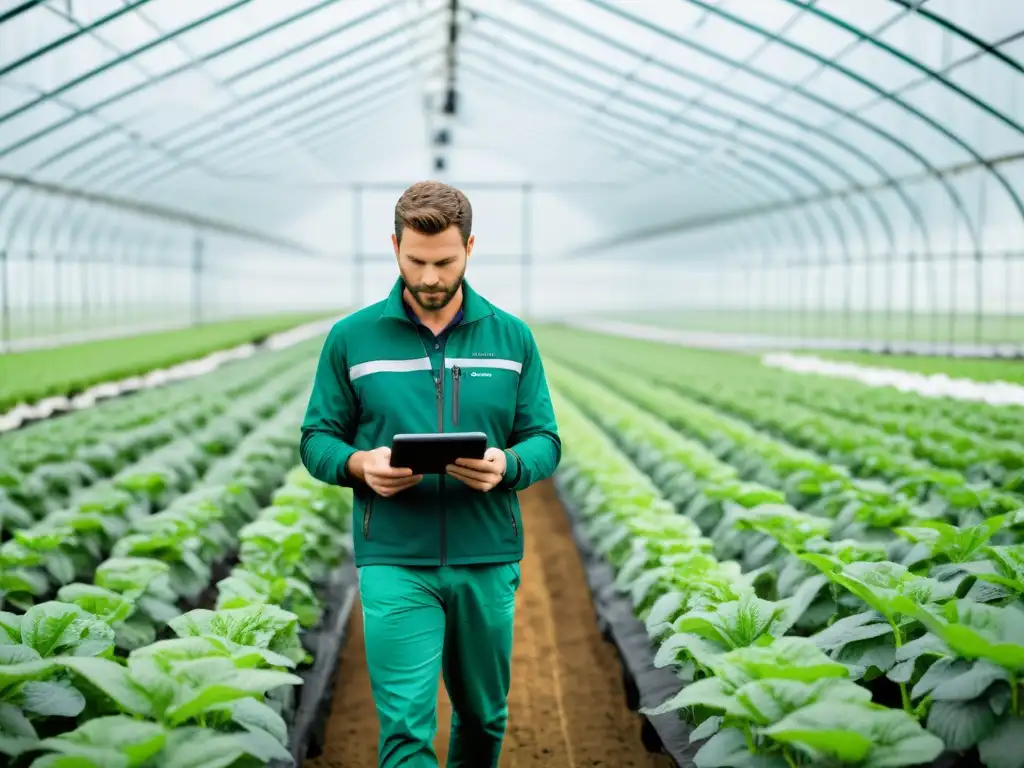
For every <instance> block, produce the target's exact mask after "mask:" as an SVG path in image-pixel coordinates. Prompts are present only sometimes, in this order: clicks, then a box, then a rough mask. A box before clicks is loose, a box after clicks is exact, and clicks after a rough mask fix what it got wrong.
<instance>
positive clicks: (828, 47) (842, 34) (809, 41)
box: [771, 0, 859, 59]
mask: <svg viewBox="0 0 1024 768" xmlns="http://www.w3.org/2000/svg"><path fill="white" fill-rule="evenodd" d="M779 1H781V0H771V2H779ZM785 39H786V40H788V41H789V42H791V43H793V44H794V45H796V46H798V47H799V48H801V49H805V50H806V51H808V52H809V53H812V54H816V55H818V56H822V57H824V58H826V59H833V58H835V56H836V55H837V54H838V53H839V52H840V51H843V50H845V49H847V48H849V47H850V46H851V45H853V44H854V43H856V42H857V41H858V40H859V37H858V36H857V35H856V34H854V33H853V32H850V31H849V30H846V29H843V28H842V27H839V26H837V25H836V24H832V23H830V22H828V21H825V20H824V19H822V18H820V17H818V16H815V15H814V14H812V13H802V14H801V15H800V17H799V18H798V19H797V20H796V21H795V22H794V23H793V24H792V25H790V26H789V27H788V28H787V29H786V33H785Z"/></svg>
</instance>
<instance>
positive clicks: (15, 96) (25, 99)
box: [0, 77, 39, 110]
mask: <svg viewBox="0 0 1024 768" xmlns="http://www.w3.org/2000/svg"><path fill="white" fill-rule="evenodd" d="M38 95H39V94H38V90H37V89H36V88H34V87H33V86H32V84H31V83H22V82H21V81H17V80H15V79H14V78H13V77H10V78H6V79H4V80H0V105H2V106H3V108H4V109H5V110H15V109H18V108H19V107H21V106H22V105H23V104H27V103H29V102H30V101H34V100H35V98H36V96H38Z"/></svg>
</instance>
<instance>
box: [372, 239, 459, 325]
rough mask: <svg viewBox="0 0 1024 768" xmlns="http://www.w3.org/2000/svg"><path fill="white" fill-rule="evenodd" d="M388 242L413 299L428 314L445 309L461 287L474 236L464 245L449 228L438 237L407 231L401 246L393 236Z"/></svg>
mask: <svg viewBox="0 0 1024 768" xmlns="http://www.w3.org/2000/svg"><path fill="white" fill-rule="evenodd" d="M391 242H392V245H393V246H394V248H395V256H397V258H398V271H399V272H400V273H401V275H402V280H403V281H404V282H405V287H406V288H407V289H408V290H409V293H410V294H412V298H413V300H414V301H415V302H416V303H417V304H419V305H420V306H421V307H422V308H423V309H425V310H427V311H428V312H437V311H439V310H441V309H443V308H444V307H445V306H447V305H448V303H449V302H450V301H451V300H452V299H453V298H454V297H455V294H456V293H458V290H459V288H460V287H461V286H462V279H463V277H464V276H465V274H466V262H467V260H468V259H469V255H470V253H471V252H472V250H473V237H472V236H470V238H469V242H468V244H467V245H466V246H463V245H462V235H461V234H460V233H459V228H458V227H454V226H452V227H449V228H448V229H446V230H445V231H444V232H441V233H440V234H437V235H424V234H421V233H419V232H416V231H415V230H412V229H408V228H407V229H406V230H405V231H404V232H403V233H402V243H401V245H399V244H398V239H397V238H396V237H395V236H394V234H392V235H391Z"/></svg>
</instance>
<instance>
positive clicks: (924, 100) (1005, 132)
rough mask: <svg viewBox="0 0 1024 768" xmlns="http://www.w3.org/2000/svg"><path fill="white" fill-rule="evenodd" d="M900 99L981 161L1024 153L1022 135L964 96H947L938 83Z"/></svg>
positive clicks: (909, 93) (917, 89)
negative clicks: (944, 129)
mask: <svg viewBox="0 0 1024 768" xmlns="http://www.w3.org/2000/svg"><path fill="white" fill-rule="evenodd" d="M903 98H904V100H906V101H907V102H908V103H910V104H912V105H913V106H915V107H917V108H918V109H920V110H921V111H922V112H924V113H925V114H927V115H928V116H929V117H931V118H933V119H934V120H936V121H937V122H940V123H941V124H942V125H943V126H945V127H946V128H947V129H948V130H950V131H952V132H953V133H954V134H956V135H957V136H958V137H959V138H960V139H961V140H962V141H964V142H965V143H966V144H968V145H970V146H971V147H973V148H974V149H975V150H976V151H978V153H979V154H981V155H982V156H983V157H997V156H999V155H1009V154H1013V153H1016V152H1020V151H1022V150H1024V134H1022V133H1021V132H1020V131H1019V130H1016V129H1014V128H1011V127H1010V126H1009V125H1007V124H1006V123H1005V122H1003V121H1002V120H1000V119H998V118H997V117H995V116H994V115H992V114H991V113H989V112H987V111H985V110H984V109H982V108H981V107H980V106H978V105H977V104H975V103H974V102H972V101H970V100H969V99H967V98H965V97H964V96H961V95H960V94H958V93H956V92H950V90H949V89H948V88H946V87H945V86H944V85H942V84H941V83H936V82H934V81H929V82H924V83H922V84H921V85H918V86H915V87H914V88H912V89H910V90H908V91H907V92H906V93H904V94H903Z"/></svg>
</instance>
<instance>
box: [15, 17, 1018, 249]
mask: <svg viewBox="0 0 1024 768" xmlns="http://www.w3.org/2000/svg"><path fill="white" fill-rule="evenodd" d="M1022 36H1024V4H1021V3H1016V2H1002V3H994V2H993V3H977V2H975V0H870V1H868V0H818V1H817V2H815V1H814V0H804V1H801V0H629V2H624V1H621V0H620V1H615V0H573V1H572V2H558V3H552V2H545V1H544V0H457V1H456V0H451V1H449V0H417V1H416V2H413V1H412V0H390V1H381V0H345V1H344V2H342V0H289V1H288V2H281V0H234V2H222V1H221V0H210V1H209V2H182V0H50V1H49V2H43V1H39V0H37V1H35V2H32V1H27V2H22V1H19V0H0V50H2V51H3V56H2V58H0V181H6V182H7V187H6V189H0V195H2V196H0V206H6V207H7V210H4V209H3V208H0V221H2V220H3V218H4V217H5V216H6V217H8V218H9V217H10V216H12V215H13V213H12V210H13V209H12V208H11V205H13V202H12V201H15V200H16V199H17V197H18V194H19V190H28V189H35V190H44V191H45V190H49V191H50V192H52V193H54V194H66V195H72V196H75V195H77V196H78V197H77V198H74V199H80V200H86V201H90V204H91V203H96V204H103V203H105V202H112V203H118V201H131V203H132V204H134V205H136V206H141V208H140V210H143V212H146V211H150V212H152V210H151V208H149V207H153V206H155V207H157V208H158V209H159V211H158V212H159V213H160V215H164V214H168V215H173V216H179V217H183V218H182V219H181V220H183V221H192V222H193V223H199V224H204V225H210V226H216V227H221V226H225V227H230V228H234V229H235V230H236V233H241V234H246V235H253V236H256V237H262V236H263V235H264V234H266V235H268V236H269V235H272V236H273V238H274V239H275V243H276V244H277V245H279V246H281V247H283V248H286V249H293V250H296V251H301V250H305V249H316V248H319V247H321V246H322V245H323V243H319V242H318V243H310V242H309V240H308V239H307V238H304V237H303V235H302V232H301V231H296V228H295V227H294V226H293V223H294V222H295V221H296V220H298V219H300V218H301V215H302V213H303V211H305V210H307V209H308V208H309V207H310V206H313V205H315V204H316V203H317V202H318V201H321V200H323V199H324V198H326V197H328V196H330V195H331V194H335V193H337V192H339V191H343V190H347V189H350V188H351V187H352V185H353V184H360V185H362V186H363V188H366V189H372V188H374V186H375V185H377V186H381V187H388V188H391V189H395V190H398V189H400V186H401V185H402V184H405V183H407V182H408V181H411V180H413V179H415V178H419V177H423V176H430V175H435V176H441V177H444V178H450V179H451V180H452V181H453V182H454V183H461V184H468V185H476V186H486V185H487V184H490V185H495V186H497V185H503V184H510V185H519V184H526V183H528V184H530V185H531V187H532V188H536V189H548V190H550V191H552V192H557V193H558V194H561V195H564V196H565V197H566V198H570V199H573V200H575V201H577V203H578V204H579V205H581V206H582V207H583V208H584V209H585V210H586V211H587V212H588V213H589V214H591V215H592V216H593V217H594V218H595V220H599V221H603V222H610V228H609V229H607V231H604V232H602V234H601V236H600V237H597V238H595V239H593V240H592V241H588V242H581V243H579V245H578V248H577V250H578V251H584V250H585V251H587V252H594V251H596V250H601V249H604V250H614V248H615V247H616V246H618V245H620V244H625V243H635V242H637V240H638V239H639V238H643V237H648V236H649V237H653V236H656V235H659V234H662V233H667V232H676V231H682V230H686V229H688V228H690V229H701V230H702V231H706V232H708V233H710V234H711V235H712V236H714V237H719V238H722V237H725V236H726V234H725V233H732V234H729V237H740V238H748V239H750V240H751V241H754V240H756V239H758V238H759V237H761V236H762V235H764V236H767V235H766V234H765V233H769V232H770V233H771V234H772V236H774V237H790V236H791V235H787V234H779V232H780V231H783V232H785V230H787V229H788V230H791V231H794V230H796V229H798V230H800V231H801V233H802V234H801V237H804V238H807V239H809V240H810V241H811V242H818V243H819V244H821V245H822V246H823V247H822V250H829V249H838V250H839V251H843V250H844V249H845V250H846V251H847V254H848V253H849V251H850V249H853V248H856V247H860V246H856V245H854V244H855V243H860V244H864V243H868V242H881V243H883V244H885V243H888V245H889V246H890V247H892V248H893V249H895V248H897V247H902V248H903V249H904V250H906V249H907V248H910V249H915V248H917V249H922V250H925V251H928V252H934V251H936V250H943V249H946V250H949V249H967V250H981V249H982V248H983V247H984V245H983V244H982V240H983V239H984V238H996V241H997V242H996V245H997V246H998V247H1005V248H1009V247H1019V246H1020V245H1021V243H1020V230H1021V222H1022V220H1024V176H1022V172H1021V168H1022V166H1021V162H1020V158H1021V157H1022V152H1024V100H1022V99H1021V95H1022V94H1021V82H1022V81H1021V75H1022V73H1024V69H1022V66H1021V63H1020V62H1021V61H1022V60H1024V40H1022ZM33 185H34V186H33ZM46 185H50V186H46ZM282 192H285V194H282ZM169 212H173V214H169ZM754 221H756V222H760V223H758V224H757V225H756V226H754V225H753V224H752V225H751V226H749V227H745V228H743V227H741V228H736V227H735V226H734V225H735V223H736V222H754ZM611 225H614V226H611ZM950 228H952V229H953V231H954V234H953V235H950ZM938 239H941V240H942V242H941V243H939V242H937V240H938ZM954 241H955V242H954Z"/></svg>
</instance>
